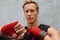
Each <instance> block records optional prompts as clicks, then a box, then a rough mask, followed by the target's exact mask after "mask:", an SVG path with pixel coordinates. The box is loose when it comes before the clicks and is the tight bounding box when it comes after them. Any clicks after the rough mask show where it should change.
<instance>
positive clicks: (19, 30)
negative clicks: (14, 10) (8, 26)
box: [14, 23, 27, 40]
mask: <svg viewBox="0 0 60 40" xmlns="http://www.w3.org/2000/svg"><path fill="white" fill-rule="evenodd" d="M14 30H15V32H16V34H17V35H18V37H17V40H19V39H23V37H24V34H25V33H26V32H27V31H26V29H25V27H24V26H23V25H22V24H21V23H18V24H17V25H16V26H15V27H14Z"/></svg>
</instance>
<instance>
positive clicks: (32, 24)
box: [27, 21, 38, 29]
mask: <svg viewBox="0 0 60 40" xmlns="http://www.w3.org/2000/svg"><path fill="white" fill-rule="evenodd" d="M34 26H37V27H38V21H35V22H34V23H28V25H27V27H28V28H29V29H30V28H32V27H34Z"/></svg>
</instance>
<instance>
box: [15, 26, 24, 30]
mask: <svg viewBox="0 0 60 40" xmlns="http://www.w3.org/2000/svg"><path fill="white" fill-rule="evenodd" d="M21 28H23V27H22V26H19V27H18V28H15V29H14V30H15V31H17V30H19V29H21Z"/></svg>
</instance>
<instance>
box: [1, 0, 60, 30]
mask: <svg viewBox="0 0 60 40" xmlns="http://www.w3.org/2000/svg"><path fill="white" fill-rule="evenodd" d="M24 1H25V0H0V26H2V25H4V24H7V23H10V22H12V21H15V20H19V21H20V22H21V23H22V24H24V26H25V25H26V21H25V16H24V12H23V9H22V5H23V3H24ZM35 1H37V2H38V4H39V7H40V12H39V16H38V18H39V22H40V23H43V24H47V25H51V26H54V27H56V29H57V30H58V31H60V0H35Z"/></svg>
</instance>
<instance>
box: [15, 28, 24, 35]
mask: <svg viewBox="0 0 60 40" xmlns="http://www.w3.org/2000/svg"><path fill="white" fill-rule="evenodd" d="M24 30H25V28H24V27H23V28H21V29H19V30H17V31H16V33H18V34H19V33H22V32H23V31H24Z"/></svg>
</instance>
